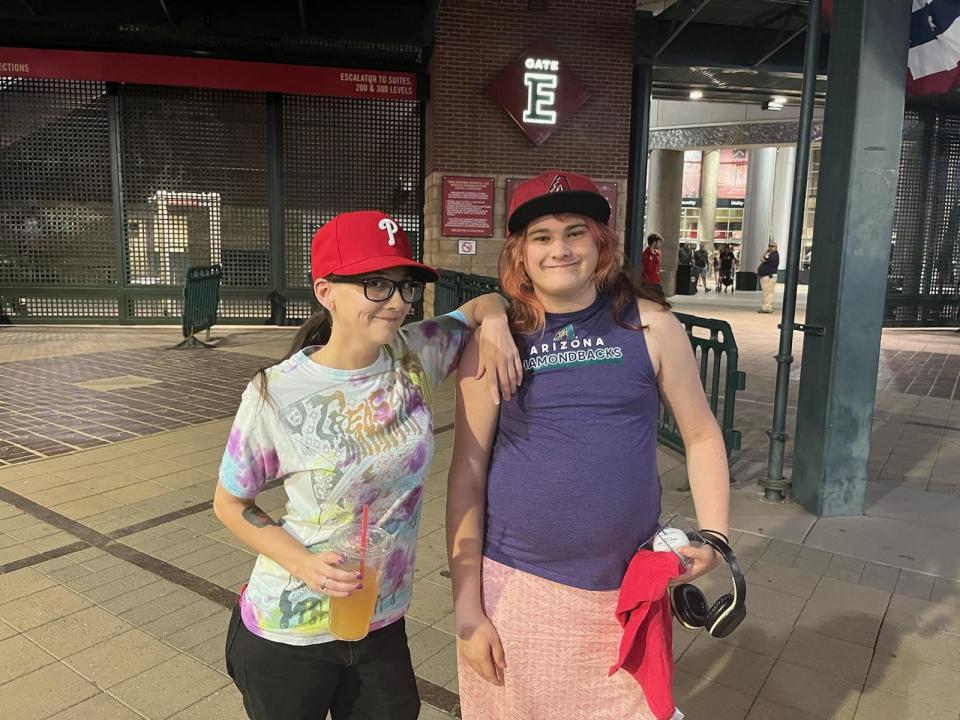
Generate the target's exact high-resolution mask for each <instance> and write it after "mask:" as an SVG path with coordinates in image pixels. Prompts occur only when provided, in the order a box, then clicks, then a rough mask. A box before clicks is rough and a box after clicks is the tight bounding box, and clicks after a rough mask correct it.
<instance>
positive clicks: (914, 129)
mask: <svg viewBox="0 0 960 720" xmlns="http://www.w3.org/2000/svg"><path fill="white" fill-rule="evenodd" d="M884 322H885V324H886V325H888V326H903V327H909V326H943V325H960V118H958V117H957V116H955V115H947V114H945V113H939V112H935V111H915V110H908V111H907V113H906V116H905V117H904V132H903V148H902V151H901V157H900V178H899V183H898V185H897V204H896V212H895V215H894V224H893V237H892V242H891V248H890V270H889V273H888V276H887V306H886V317H885V321H884Z"/></svg>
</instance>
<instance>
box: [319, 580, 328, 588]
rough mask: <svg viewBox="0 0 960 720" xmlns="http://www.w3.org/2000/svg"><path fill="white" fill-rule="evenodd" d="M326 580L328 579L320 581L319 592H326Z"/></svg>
mask: <svg viewBox="0 0 960 720" xmlns="http://www.w3.org/2000/svg"><path fill="white" fill-rule="evenodd" d="M328 579H329V578H324V579H323V580H321V581H320V589H321V590H326V589H327V580H328Z"/></svg>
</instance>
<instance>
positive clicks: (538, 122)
mask: <svg viewBox="0 0 960 720" xmlns="http://www.w3.org/2000/svg"><path fill="white" fill-rule="evenodd" d="M488 92H489V93H490V95H491V97H493V99H494V100H495V101H496V102H497V103H498V104H499V105H500V106H501V107H502V108H503V109H504V110H506V112H507V114H508V115H509V116H510V117H511V119H512V120H513V121H514V122H515V123H516V124H517V125H518V126H519V127H520V129H521V130H523V132H524V133H525V134H526V136H527V137H528V138H530V141H531V142H532V143H533V144H534V145H539V144H540V143H542V142H543V141H545V140H546V139H547V138H548V137H550V135H552V134H553V132H554V131H555V130H557V128H559V127H560V126H561V125H562V124H563V122H564V121H565V120H566V119H567V118H568V117H570V116H571V115H573V113H575V112H576V111H577V109H578V108H579V107H580V106H581V105H582V104H583V103H584V102H585V101H586V99H587V97H589V93H588V92H587V89H586V87H585V86H584V85H583V83H582V82H580V78H578V77H577V75H576V73H575V72H574V71H573V69H572V68H571V67H570V65H569V64H568V63H566V62H565V61H564V60H563V59H562V58H561V57H559V55H558V54H557V52H556V50H555V49H554V48H553V46H552V45H551V44H550V43H548V42H546V41H545V40H541V41H538V42H536V43H534V44H533V45H531V46H530V47H529V48H527V50H526V51H525V52H524V53H523V54H522V55H521V56H520V57H518V58H517V59H516V60H515V61H514V62H513V63H511V64H510V65H509V66H508V67H507V69H506V70H504V71H503V73H501V75H500V77H498V78H497V79H496V80H494V81H493V83H491V85H490V87H489V88H488Z"/></svg>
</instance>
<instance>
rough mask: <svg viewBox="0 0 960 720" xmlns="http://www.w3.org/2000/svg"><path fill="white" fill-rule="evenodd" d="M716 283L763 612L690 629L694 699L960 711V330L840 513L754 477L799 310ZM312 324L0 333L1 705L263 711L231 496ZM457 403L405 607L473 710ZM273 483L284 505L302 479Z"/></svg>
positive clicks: (74, 711) (417, 656)
mask: <svg viewBox="0 0 960 720" xmlns="http://www.w3.org/2000/svg"><path fill="white" fill-rule="evenodd" d="M710 300H711V301H712V302H710V303H709V304H707V300H706V299H705V298H704V297H702V296H700V297H693V298H683V299H682V300H681V301H680V302H679V303H678V305H679V307H678V309H682V310H683V311H685V312H694V313H696V314H701V315H709V316H711V317H722V318H725V319H727V320H729V321H730V322H731V323H732V324H733V327H734V329H735V332H736V335H737V339H738V341H739V344H740V351H741V367H742V368H743V369H745V370H746V371H747V373H748V381H747V382H748V384H747V389H746V390H745V391H744V392H743V393H742V394H741V395H740V396H739V399H738V412H737V418H738V421H737V425H738V427H739V428H740V429H741V430H742V431H743V440H744V442H743V447H744V449H743V450H742V451H741V452H740V453H738V454H737V456H736V457H735V459H734V462H733V465H732V470H733V480H734V496H733V521H732V525H733V527H734V528H736V532H734V533H733V537H732V540H733V545H734V547H735V549H736V551H737V553H738V555H739V557H740V560H741V565H742V566H743V567H744V569H746V570H747V576H748V582H749V603H748V605H749V617H748V620H747V621H746V622H745V623H744V624H743V625H742V626H741V628H740V629H739V630H737V632H735V633H734V634H733V635H732V636H731V637H729V638H727V639H725V640H715V639H712V638H709V637H706V636H704V635H703V634H694V633H690V632H688V631H684V630H680V629H678V630H677V632H676V633H675V646H676V647H675V655H676V657H677V670H676V700H677V704H678V705H679V706H680V708H681V709H682V710H684V711H685V712H686V714H687V717H688V718H692V719H693V720H697V719H698V718H704V719H709V720H724V719H726V718H749V719H750V720H763V719H774V718H775V719H776V720H792V719H797V720H801V719H806V720H817V719H825V718H857V719H859V720H886V719H888V718H890V719H892V718H898V719H902V718H953V719H954V720H957V718H960V690H958V685H957V683H956V682H955V679H956V675H957V671H958V670H960V609H958V608H960V584H958V581H960V555H958V553H957V552H956V548H957V547H958V544H960V543H958V540H960V537H958V536H960V522H958V521H960V497H958V495H957V488H958V487H960V473H958V472H957V471H956V468H957V466H958V461H960V402H958V401H957V399H956V398H957V395H956V393H957V385H956V380H957V375H958V372H957V361H958V360H960V336H958V335H957V334H955V333H949V332H935V331H928V332H907V331H890V332H887V333H885V335H884V340H883V351H882V353H883V356H882V359H881V373H880V378H879V381H878V394H877V413H876V415H877V419H876V423H875V430H874V450H873V454H872V455H871V460H870V491H869V493H868V507H867V510H866V514H865V515H864V516H862V517H856V518H830V519H824V520H818V519H817V518H815V517H812V516H810V515H808V514H807V513H806V512H804V511H803V510H802V509H800V508H798V507H796V506H794V505H792V504H790V503H786V504H783V505H770V504H765V503H763V502H761V500H760V499H759V495H760V493H759V490H758V488H757V486H756V480H757V478H758V477H759V476H760V474H761V473H762V471H763V468H764V463H763V461H764V457H765V453H766V447H767V438H766V435H765V432H764V431H765V430H766V428H767V425H768V423H769V417H770V411H771V403H770V398H771V396H772V387H773V377H774V375H775V367H774V363H773V361H772V360H771V359H770V358H771V356H772V355H773V354H775V351H776V343H777V330H776V326H777V323H778V321H779V318H778V316H777V315H757V314H756V313H755V312H754V310H755V304H754V303H751V302H749V298H748V297H746V296H743V295H741V294H739V293H738V295H737V298H736V300H731V299H728V298H711V299H710ZM754 300H755V298H754ZM291 334H292V331H291V330H289V329H269V328H262V327H261V328H217V329H216V331H215V333H214V335H215V336H219V337H220V338H221V341H220V343H219V347H218V349H216V350H192V351H172V350H169V349H168V348H169V347H171V346H172V345H173V344H174V343H175V342H176V341H177V340H178V339H179V338H178V332H177V330H176V329H175V328H158V327H151V328H118V327H110V328H87V327H35V326H18V327H5V328H2V329H0V378H2V382H0V708H3V710H2V711H0V715H2V717H3V718H10V719H11V720H31V719H37V720H39V719H41V718H57V719H58V720H67V719H71V720H133V719H135V718H158V719H159V718H176V719H177V720H187V719H192V720H216V719H220V718H223V719H226V718H230V719H231V720H232V719H234V718H241V717H244V715H243V710H242V707H241V703H240V700H239V697H238V694H237V692H236V691H235V689H234V688H233V685H232V683H231V682H230V679H229V678H228V677H227V675H226V674H225V672H224V668H223V644H224V632H225V629H226V625H227V618H228V615H229V608H230V607H231V606H232V604H233V603H234V602H235V601H236V593H237V590H238V589H239V587H240V585H241V584H242V583H243V582H244V580H245V579H246V577H247V575H248V573H249V571H250V568H251V565H252V562H253V559H254V558H253V556H252V555H251V554H250V553H249V552H247V551H246V550H245V549H244V548H242V547H239V546H238V543H237V542H236V541H235V540H234V539H233V537H232V536H231V535H230V534H229V533H228V532H227V531H226V530H225V529H224V528H223V527H222V526H221V525H220V524H219V522H218V521H217V520H216V518H214V517H213V514H212V511H211V507H210V505H211V503H210V501H211V497H212V493H213V487H214V483H215V482H216V472H217V466H218V463H219V459H220V455H221V453H222V449H223V445H224V442H225V439H226V435H227V431H228V428H229V424H230V418H231V416H232V414H233V412H234V410H235V408H236V405H237V403H238V400H239V396H240V392H241V390H242V388H243V387H244V384H245V383H246V381H247V379H248V378H249V377H250V376H251V375H252V374H253V372H254V371H255V370H256V369H257V368H258V367H260V366H261V365H263V364H265V363H269V362H271V361H272V360H273V359H276V358H278V357H279V356H280V355H281V354H282V353H283V352H284V349H285V347H286V344H287V343H288V342H289V339H290V337H291ZM796 354H797V356H798V357H799V354H800V353H799V348H798V352H797V353H796ZM951 378H952V383H953V384H952V385H950V383H951ZM948 385H950V387H949V388H947V386H948ZM795 397H796V388H795V387H794V388H793V392H792V398H794V399H795ZM435 409H436V414H435V432H436V435H437V447H438V452H437V455H436V457H435V459H434V464H433V467H432V469H431V472H430V475H429V478H428V480H427V487H426V494H425V505H424V508H423V519H422V522H421V528H420V536H421V540H420V547H419V551H418V554H417V565H416V590H415V597H414V602H413V606H412V608H411V610H410V619H409V620H408V632H409V634H410V644H411V649H412V654H413V659H414V664H415V667H416V672H417V675H418V678H419V681H420V689H421V695H422V697H423V699H424V709H423V712H422V714H421V717H422V718H425V719H430V720H436V719H438V718H446V717H450V716H453V717H457V716H458V714H459V713H458V697H457V677H456V675H457V671H456V663H455V655H454V636H453V629H454V624H453V615H452V604H451V597H450V589H449V580H448V578H447V573H446V571H445V567H446V561H445V552H444V538H443V517H444V502H445V493H446V470H447V466H448V464H449V461H450V454H451V445H452V442H453V432H452V421H453V393H452V386H451V384H449V383H448V384H447V386H446V387H445V390H444V392H443V393H442V394H441V396H440V397H439V399H438V401H437V405H436V408H435ZM659 463H660V471H661V475H662V478H663V483H664V489H665V490H664V508H665V510H672V509H677V510H679V511H680V512H682V513H684V514H686V515H690V514H691V510H692V508H691V504H690V499H689V494H688V493H686V492H682V491H680V490H678V488H680V487H682V486H683V485H684V483H685V480H686V474H685V466H684V464H683V459H682V457H680V456H678V455H676V454H674V453H672V452H669V451H661V452H660V453H659ZM260 504H261V506H263V507H264V509H266V510H267V511H268V512H274V513H276V512H277V511H279V509H280V508H281V507H282V505H283V490H282V488H280V487H274V488H273V489H270V490H268V491H267V492H266V493H264V495H263V496H261V499H260ZM704 586H705V587H706V589H707V590H708V594H710V593H717V592H719V591H721V590H723V589H724V588H725V586H726V582H725V579H724V577H723V575H722V573H719V572H718V573H714V576H713V577H711V578H710V579H709V580H708V581H707V582H705V583H704ZM611 660H612V659H611Z"/></svg>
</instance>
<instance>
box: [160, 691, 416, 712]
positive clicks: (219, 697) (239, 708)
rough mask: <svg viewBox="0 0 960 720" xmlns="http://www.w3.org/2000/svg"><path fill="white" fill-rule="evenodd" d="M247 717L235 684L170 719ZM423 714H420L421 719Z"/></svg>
mask: <svg viewBox="0 0 960 720" xmlns="http://www.w3.org/2000/svg"><path fill="white" fill-rule="evenodd" d="M242 717H246V711H245V710H244V709H243V698H242V697H241V696H240V693H239V692H238V691H237V689H236V687H234V686H233V685H228V686H227V687H225V688H223V689H221V690H217V691H216V692H215V693H213V694H212V695H208V696H207V697H205V698H204V699H203V700H201V701H200V702H198V703H197V704H195V705H191V706H190V707H188V708H187V709H185V710H182V711H180V712H178V713H177V714H176V715H173V716H172V717H171V718H170V720H237V718H242ZM422 719H423V714H422V713H421V714H420V720H422Z"/></svg>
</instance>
